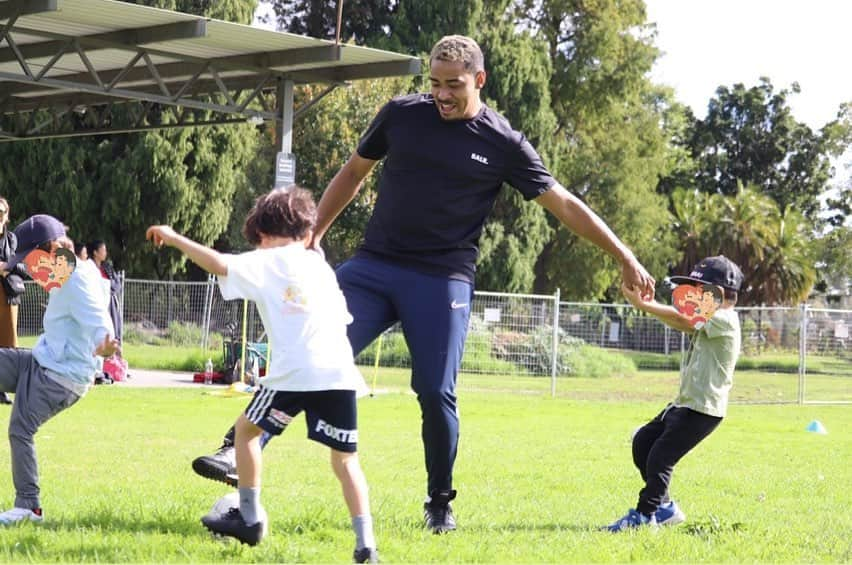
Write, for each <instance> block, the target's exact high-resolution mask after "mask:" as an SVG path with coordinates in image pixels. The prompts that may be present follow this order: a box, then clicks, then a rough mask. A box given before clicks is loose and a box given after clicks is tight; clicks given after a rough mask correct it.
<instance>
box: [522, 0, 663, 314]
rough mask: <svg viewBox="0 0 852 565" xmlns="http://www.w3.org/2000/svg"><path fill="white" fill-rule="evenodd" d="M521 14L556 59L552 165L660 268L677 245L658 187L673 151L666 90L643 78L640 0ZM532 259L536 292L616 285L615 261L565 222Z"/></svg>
mask: <svg viewBox="0 0 852 565" xmlns="http://www.w3.org/2000/svg"><path fill="white" fill-rule="evenodd" d="M522 17H523V19H522V22H524V23H525V25H527V26H529V27H531V28H532V29H535V30H537V32H538V35H539V36H540V37H541V38H543V40H544V42H545V43H546V46H547V49H548V53H549V54H550V59H551V61H552V64H553V69H554V72H553V77H552V78H551V81H550V85H551V100H552V107H553V110H554V113H555V115H556V118H557V122H558V127H557V130H556V133H557V135H558V138H559V141H560V158H559V161H558V162H557V163H556V166H555V167H552V169H553V172H554V173H555V174H556V175H557V179H558V180H560V181H561V182H562V183H563V184H564V185H565V186H566V187H567V188H568V189H569V190H572V191H574V192H575V193H577V194H578V195H579V196H580V197H581V198H582V199H584V200H585V201H586V203H587V204H589V205H590V206H591V207H592V208H593V209H594V210H595V211H596V212H598V213H599V215H601V217H602V218H603V219H604V220H605V221H606V222H607V223H608V224H609V225H610V227H611V228H612V229H613V231H615V233H616V234H617V235H619V236H620V237H621V238H622V239H623V240H624V241H625V242H626V243H627V244H628V245H630V246H631V247H632V248H633V249H635V250H637V254H638V255H639V258H640V260H641V261H642V262H643V263H645V264H646V266H647V267H648V268H649V270H651V272H652V274H654V275H656V276H658V277H661V276H662V275H664V274H665V270H666V266H667V262H668V261H669V260H671V259H672V256H673V247H672V244H671V241H670V238H669V236H668V235H667V226H668V221H669V215H668V212H667V205H666V202H665V200H664V199H662V198H659V197H658V196H657V195H656V194H655V189H656V184H657V181H658V178H659V177H660V176H661V175H664V174H665V173H666V172H667V171H668V169H667V167H668V165H669V163H670V161H671V159H670V158H669V156H668V151H669V149H668V146H667V144H666V139H665V137H664V135H663V132H662V130H661V128H660V126H659V123H660V121H661V116H660V110H659V99H660V97H661V96H664V94H663V93H662V92H660V91H659V90H658V89H656V88H655V87H654V86H653V85H652V84H651V83H650V82H649V80H648V79H647V73H648V71H649V70H650V68H651V65H652V64H653V61H654V58H655V57H656V53H657V52H656V49H655V48H654V47H653V45H652V41H651V38H650V37H649V36H648V34H647V33H646V32H645V30H644V28H643V24H644V20H645V14H644V4H643V3H642V2H641V1H639V0H636V1H628V2H620V1H615V0H602V1H600V2H593V3H589V2H583V1H579V0H543V1H535V2H532V1H530V2H525V3H524V11H523V13H522ZM536 269H537V273H538V278H537V281H536V290H538V291H541V292H551V291H552V290H553V288H554V287H557V286H558V287H560V288H561V289H562V293H563V295H564V296H567V297H570V298H573V299H581V298H582V299H591V298H601V297H604V296H606V297H608V298H610V299H613V298H615V296H616V295H617V286H618V277H619V275H620V270H619V269H618V268H617V266H616V265H615V263H614V261H613V260H612V259H611V258H609V257H608V256H606V255H605V254H604V253H603V252H602V251H600V250H599V249H598V248H596V247H594V246H592V245H590V244H588V243H586V242H582V241H581V240H580V239H579V238H577V237H576V236H574V235H573V234H572V233H570V232H568V231H567V230H565V229H562V228H560V229H557V230H556V231H555V235H554V237H553V238H552V239H551V241H550V242H549V243H548V245H547V246H546V247H545V249H544V252H543V253H542V254H541V256H540V257H539V261H538V265H537V267H536Z"/></svg>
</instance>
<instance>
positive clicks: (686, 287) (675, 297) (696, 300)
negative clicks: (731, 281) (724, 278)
mask: <svg viewBox="0 0 852 565" xmlns="http://www.w3.org/2000/svg"><path fill="white" fill-rule="evenodd" d="M672 303H673V304H674V307H675V309H676V310H677V311H678V312H680V313H681V314H683V315H684V316H686V317H687V318H689V322H690V324H691V325H692V327H693V328H695V329H700V328H701V327H702V326H703V325H704V324H706V323H707V320H709V319H710V318H712V317H713V314H714V313H715V312H716V310H718V308H719V306H721V304H722V291H721V290H720V289H719V287H718V286H715V285H712V284H702V285H699V286H693V285H691V284H681V285H678V286H677V288H675V289H674V291H673V292H672Z"/></svg>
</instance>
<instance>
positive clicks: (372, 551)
mask: <svg viewBox="0 0 852 565" xmlns="http://www.w3.org/2000/svg"><path fill="white" fill-rule="evenodd" d="M352 562H353V563H378V562H379V552H378V551H377V550H376V548H374V547H362V548H361V549H356V550H355V553H353V554H352Z"/></svg>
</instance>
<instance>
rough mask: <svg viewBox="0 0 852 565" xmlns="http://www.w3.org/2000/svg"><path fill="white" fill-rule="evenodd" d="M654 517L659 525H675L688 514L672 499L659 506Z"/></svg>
mask: <svg viewBox="0 0 852 565" xmlns="http://www.w3.org/2000/svg"><path fill="white" fill-rule="evenodd" d="M654 519H655V520H656V521H657V525H659V526H674V525H677V524H680V523H681V522H683V521H684V520H686V514H684V513H683V510H681V509H680V507H679V506H678V505H677V503H676V502H675V501H674V500H671V501H669V503H668V504H662V505H661V506H660V507H659V508H657V511H656V512H654Z"/></svg>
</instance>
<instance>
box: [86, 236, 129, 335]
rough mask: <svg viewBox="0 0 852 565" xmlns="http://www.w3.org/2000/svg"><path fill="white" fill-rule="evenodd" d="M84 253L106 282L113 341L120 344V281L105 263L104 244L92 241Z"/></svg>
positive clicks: (105, 251)
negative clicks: (113, 330)
mask: <svg viewBox="0 0 852 565" xmlns="http://www.w3.org/2000/svg"><path fill="white" fill-rule="evenodd" d="M86 251H87V252H88V255H89V259H91V260H92V261H94V263H95V265H96V266H97V267H98V270H99V271H100V272H101V277H103V279H104V280H105V281H106V282H105V283H104V286H105V288H106V291H105V292H106V295H107V300H108V301H109V315H110V318H112V324H113V327H115V339H117V340H118V341H119V342H120V341H121V335H122V329H123V324H122V318H121V305H120V301H119V298H118V294H119V292H120V291H121V281H120V280H119V278H118V274H117V273H116V272H115V269H114V268H113V265H112V263H111V262H110V261H107V246H106V243H104V242H103V241H101V240H95V241H92V242H90V243H88V244H87V245H86Z"/></svg>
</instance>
